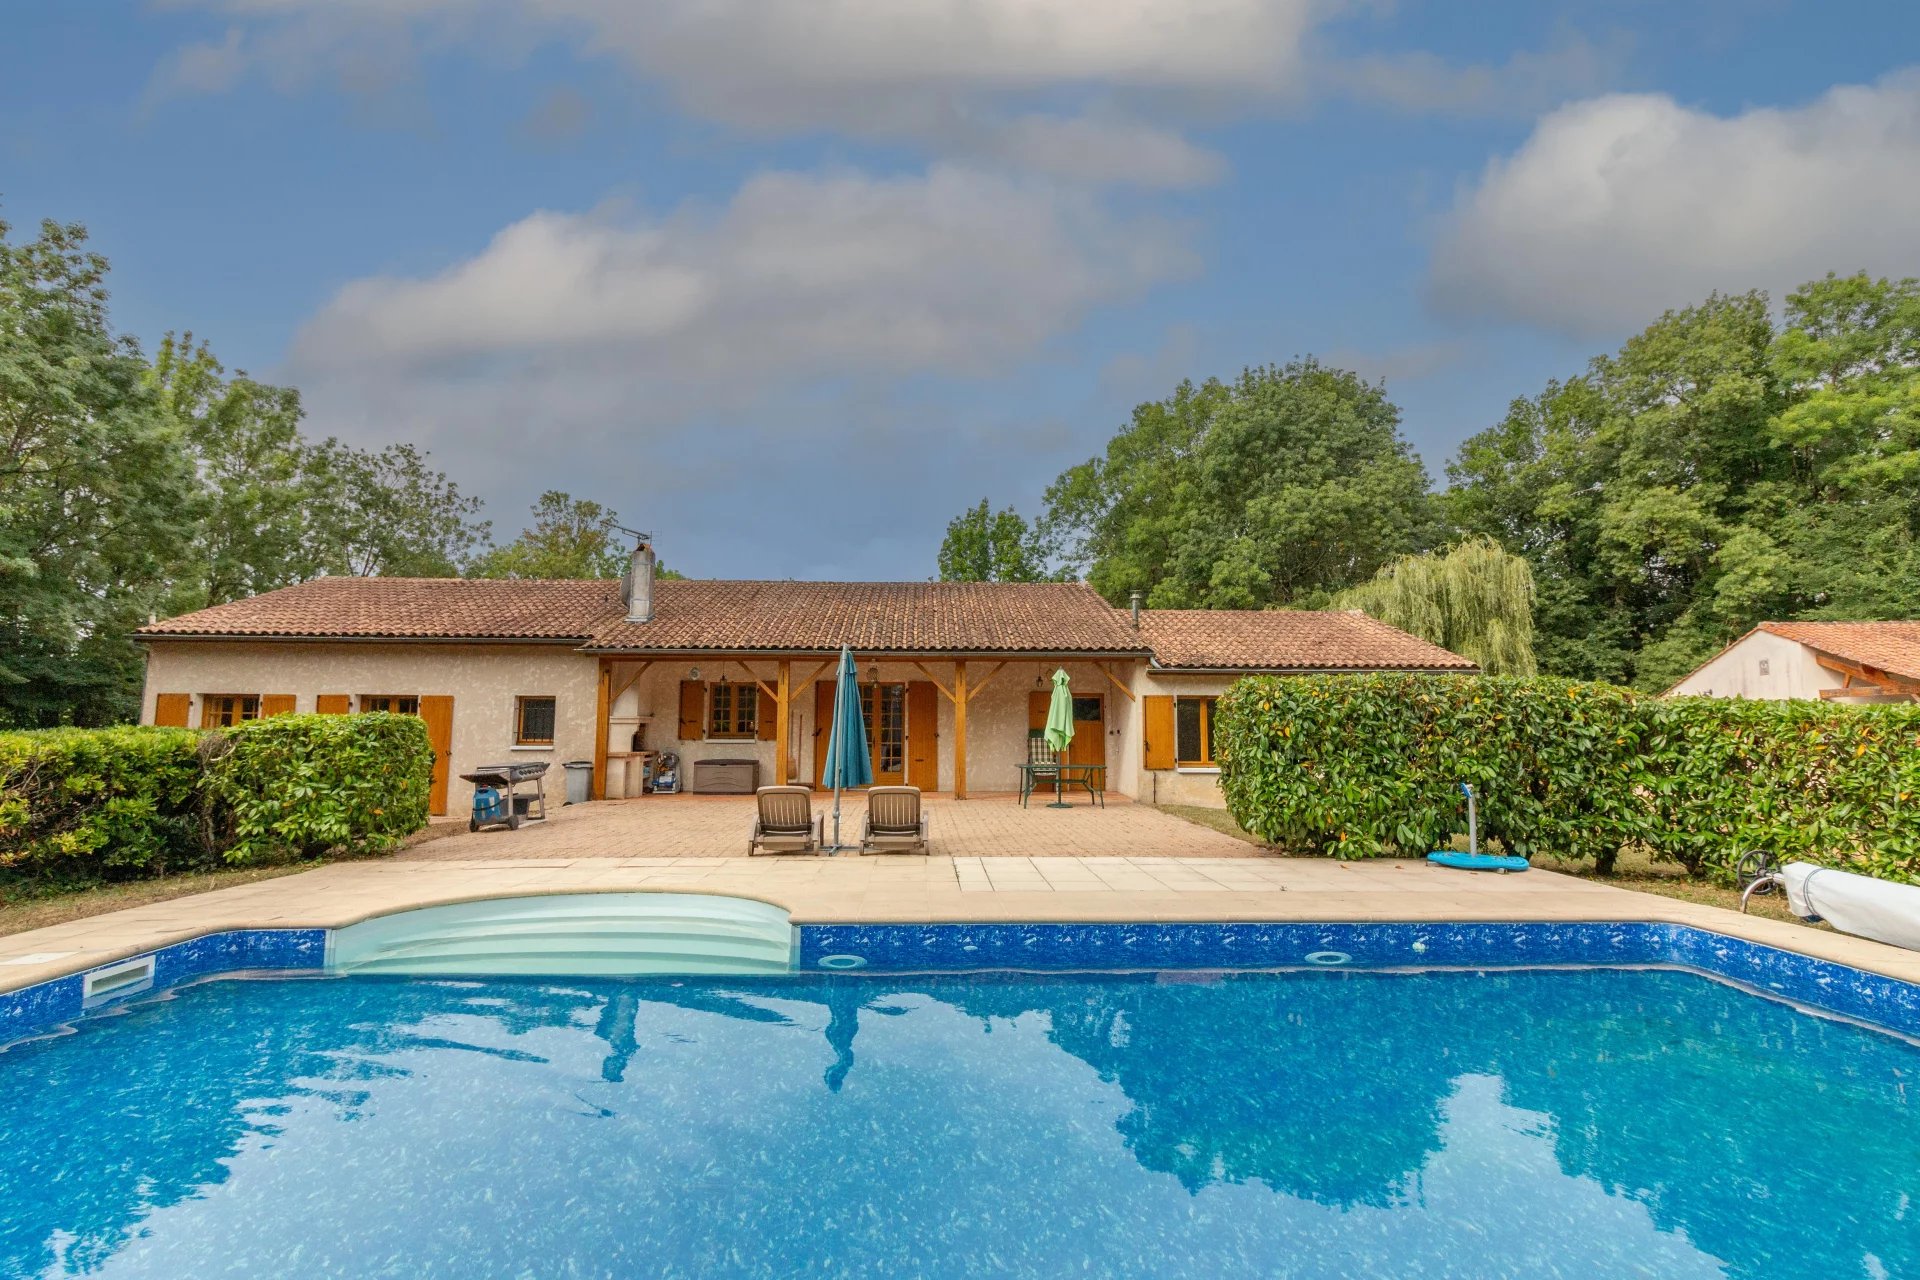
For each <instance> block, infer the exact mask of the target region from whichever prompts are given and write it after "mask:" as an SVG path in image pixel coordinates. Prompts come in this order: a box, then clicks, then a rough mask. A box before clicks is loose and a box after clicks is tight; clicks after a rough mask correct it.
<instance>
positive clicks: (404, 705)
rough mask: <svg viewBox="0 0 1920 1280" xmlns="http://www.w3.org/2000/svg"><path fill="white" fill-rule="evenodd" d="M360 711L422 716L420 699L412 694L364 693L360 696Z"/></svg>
mask: <svg viewBox="0 0 1920 1280" xmlns="http://www.w3.org/2000/svg"><path fill="white" fill-rule="evenodd" d="M360 710H361V711H362V712H367V711H389V712H392V713H393V714H394V715H396V716H417V715H419V714H420V698H419V695H417V694H411V693H363V694H361V695H360Z"/></svg>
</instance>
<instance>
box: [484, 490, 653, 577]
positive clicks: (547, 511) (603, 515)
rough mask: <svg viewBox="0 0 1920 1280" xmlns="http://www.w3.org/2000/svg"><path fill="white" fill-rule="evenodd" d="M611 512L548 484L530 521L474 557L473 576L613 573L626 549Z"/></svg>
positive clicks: (621, 567)
mask: <svg viewBox="0 0 1920 1280" xmlns="http://www.w3.org/2000/svg"><path fill="white" fill-rule="evenodd" d="M618 519H619V517H617V516H616V515H615V514H614V513H613V512H611V511H609V510H607V509H606V508H605V507H603V506H601V505H600V504H599V503H597V502H593V501H591V500H589V499H585V498H579V499H576V498H574V497H572V496H571V495H569V494H566V493H562V492H561V491H560V490H558V489H549V490H547V491H546V492H545V493H543V494H541V495H540V500H539V501H538V502H536V503H534V504H533V524H532V525H531V526H530V527H529V528H528V529H527V530H526V531H525V532H523V533H522V534H521V535H520V536H519V537H518V538H515V539H514V540H513V541H512V542H509V543H507V544H506V545H505V546H502V547H495V548H493V549H492V550H491V551H489V552H487V553H486V554H485V555H483V556H481V557H480V559H479V560H478V561H476V562H475V564H474V566H473V568H472V570H471V571H470V573H471V576H472V577H476V578H617V577H619V576H620V575H621V574H623V573H625V572H626V569H627V559H628V551H627V549H626V547H625V545H624V540H623V538H622V535H621V533H620V527H619V524H618Z"/></svg>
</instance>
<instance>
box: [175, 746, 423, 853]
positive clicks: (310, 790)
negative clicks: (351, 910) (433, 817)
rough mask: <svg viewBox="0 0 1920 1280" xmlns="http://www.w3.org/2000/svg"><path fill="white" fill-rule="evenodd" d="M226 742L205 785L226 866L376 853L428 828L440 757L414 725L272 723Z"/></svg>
mask: <svg viewBox="0 0 1920 1280" xmlns="http://www.w3.org/2000/svg"><path fill="white" fill-rule="evenodd" d="M224 738H225V741H224V743H223V744H222V747H221V748H220V749H217V750H215V751H213V752H211V753H210V755H211V757H212V759H211V762H210V766H209V768H208V776H207V782H208V795H209V797H210V798H211V799H212V800H213V802H214V804H215V806H216V809H217V812H218V813H219V815H220V821H219V825H218V828H217V835H216V837H215V838H216V841H217V843H218V845H219V847H220V851H221V853H222V854H223V855H224V856H225V858H226V860H227V861H228V862H234V863H239V862H251V861H254V860H256V859H259V858H265V857H274V856H286V855H289V854H291V855H292V856H295V857H302V858H306V857H317V856H319V855H320V854H323V853H328V852H331V851H339V852H345V853H363V852H370V851H374V850H378V849H382V848H387V847H389V846H391V845H392V844H394V843H395V842H397V841H398V840H399V839H400V838H401V837H402V836H405V835H408V834H411V833H412V832H415V831H418V830H419V829H420V828H421V827H424V826H426V825H427V792H428V788H429V787H430V785H431V781H432V773H433V748H432V747H431V746H430V745H429V742H428V739H427V727H426V725H425V724H424V723H423V722H422V721H421V720H420V719H419V718H418V717H417V716H401V715H389V714H387V713H385V712H375V713H373V714H370V715H358V716H273V717H271V718H269V719H266V720H253V721H249V722H248V723H246V724H244V725H241V726H240V727H239V728H237V729H233V730H229V731H228V732H227V733H226V734H225V735H224Z"/></svg>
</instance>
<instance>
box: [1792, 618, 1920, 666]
mask: <svg viewBox="0 0 1920 1280" xmlns="http://www.w3.org/2000/svg"><path fill="white" fill-rule="evenodd" d="M1759 630H1761V631H1768V632H1771V633H1773V634H1774V635H1776V636H1781V637H1784V638H1785V639H1788V640H1795V641H1798V642H1799V643H1801V644H1804V645H1806V646H1807V647H1808V648H1810V649H1818V650H1820V652H1822V653H1829V654H1832V655H1833V656H1834V657H1836V658H1840V659H1842V660H1843V661H1846V662H1854V663H1858V664H1859V665H1861V666H1863V667H1877V668H1879V669H1880V670H1882V671H1886V672H1889V673H1891V674H1893V675H1896V676H1905V677H1907V678H1908V679H1910V680H1920V622H1763V623H1761V624H1760V626H1759Z"/></svg>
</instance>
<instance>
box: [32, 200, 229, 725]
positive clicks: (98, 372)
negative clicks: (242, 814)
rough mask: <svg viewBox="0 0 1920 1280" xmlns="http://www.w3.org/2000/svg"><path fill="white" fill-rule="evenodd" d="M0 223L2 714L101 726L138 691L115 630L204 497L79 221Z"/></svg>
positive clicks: (136, 663)
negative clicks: (121, 330) (12, 237)
mask: <svg viewBox="0 0 1920 1280" xmlns="http://www.w3.org/2000/svg"><path fill="white" fill-rule="evenodd" d="M9 230H10V228H9V227H8V226H7V225H6V224H5V223H4V222H0V721H3V722H5V723H8V724H14V725H27V726H32V725H50V724H57V723H62V722H72V723H79V724H101V723H106V722H109V721H111V720H114V719H117V718H122V717H124V716H125V715H126V714H127V713H128V711H129V709H130V708H131V706H132V705H133V703H134V700H135V698H136V697H137V695H138V690H139V678H140V669H141V666H140V654H139V651H138V650H137V649H136V648H135V647H134V646H133V645H132V644H131V643H130V642H129V641H128V639H127V633H128V631H129V630H130V629H131V628H132V627H134V626H137V625H139V624H140V623H141V622H144V621H145V620H146V615H147V613H148V612H149V611H150V610H152V609H154V608H156V607H158V605H159V603H160V601H161V597H162V593H163V589H164V587H165V584H166V583H167V582H168V581H169V580H170V578H171V576H172V574H173V572H174V570H175V568H176V567H177V565H178V564H179V562H180V560H181V559H182V557H183V556H184V555H185V553H186V549H187V545H188V543H189V541H190V540H191V537H192V532H193V529H194V522H195V520H196V519H198V518H199V515H200V509H199V506H198V499H197V494H196V484H195V478H194V474H193V468H192V466H191V465H190V463H189V460H188V455H187V453H186V451H185V450H184V449H183V448H182V442H181V440H180V438H179V433H178V429H177V427H176V426H175V425H174V423H173V422H172V420H171V419H170V417H169V415H168V414H167V412H166V410H165V408H164V406H163V405H162V404H161V403H160V401H159V398H158V396H157V395H156V394H155V392H154V390H153V388H152V387H151V386H150V385H149V383H148V381H147V379H146V376H145V374H146V366H145V362H144V361H142V359H141V358H140V353H139V350H138V348H137V347H136V346H135V345H134V344H133V342H132V341H131V340H129V339H125V338H119V337H116V336H114V334H113V333H112V331H111V330H110V328H109V327H108V323H107V307H106V298H107V295H106V288H105V277H106V271H107V263H106V260H105V259H104V258H102V257H101V256H100V255H99V254H97V253H93V252H90V251H88V250H87V248H86V247H85V246H86V231H85V229H84V228H82V227H80V226H78V225H75V224H60V223H56V222H51V221H49V222H45V223H42V224H41V229H40V236H39V238H38V239H37V240H34V241H32V242H31V243H26V244H13V243H10V242H9V241H8V239H7V236H8V232H9Z"/></svg>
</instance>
